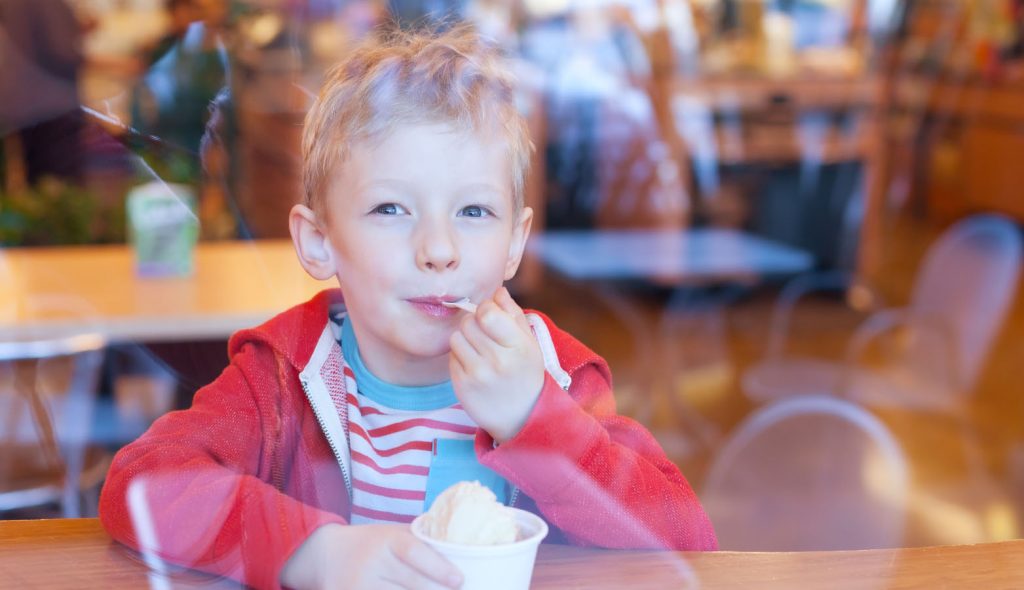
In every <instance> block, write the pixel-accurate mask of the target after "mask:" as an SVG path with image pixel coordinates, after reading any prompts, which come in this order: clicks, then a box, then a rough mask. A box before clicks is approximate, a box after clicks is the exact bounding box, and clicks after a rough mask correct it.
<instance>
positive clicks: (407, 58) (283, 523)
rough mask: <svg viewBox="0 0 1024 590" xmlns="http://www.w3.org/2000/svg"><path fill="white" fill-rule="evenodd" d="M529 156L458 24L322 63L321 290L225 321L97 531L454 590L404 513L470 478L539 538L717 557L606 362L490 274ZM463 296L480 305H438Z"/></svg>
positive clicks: (251, 565) (315, 118)
mask: <svg viewBox="0 0 1024 590" xmlns="http://www.w3.org/2000/svg"><path fill="white" fill-rule="evenodd" d="M529 150H530V144H529V140H528V138H527V135H526V130H525V123H524V122H523V120H522V118H521V117H520V116H519V115H518V114H517V112H516V110H515V104H514V88H513V86H512V82H511V79H510V77H509V75H508V73H507V72H506V71H505V70H504V69H503V67H502V65H501V63H500V61H499V59H498V57H497V56H496V55H495V54H494V53H493V52H491V51H490V50H488V49H487V48H486V47H484V46H483V44H482V43H481V42H480V41H479V39H477V38H476V37H475V35H474V34H472V33H471V32H469V31H468V30H467V29H456V30H454V31H451V32H448V33H445V34H443V35H440V36H437V37H432V36H429V35H410V36H405V37H396V38H394V39H390V40H388V41H385V42H381V43H377V44H371V45H367V46H365V47H362V48H360V49H358V50H357V51H355V52H354V53H353V54H352V55H351V57H350V58H349V59H348V60H346V62H345V63H343V64H342V65H341V66H340V67H339V68H337V69H335V70H334V71H333V72H331V73H330V74H329V76H328V78H327V80H326V82H325V84H324V88H323V89H322V91H321V94H320V97H319V99H318V100H317V102H316V104H315V105H314V106H313V108H312V109H311V111H310V113H309V115H308V116H307V120H306V127H305V130H304V137H303V156H304V163H303V166H304V178H303V181H304V185H305V191H306V193H305V199H306V200H305V204H304V205H297V206H295V208H294V209H293V210H292V212H291V216H290V229H291V234H292V238H293V241H294V243H295V249H296V252H297V253H298V257H299V262H300V263H301V264H302V266H303V267H304V268H305V269H306V271H307V272H309V273H310V274H311V275H312V276H314V277H316V278H318V279H324V280H326V279H330V278H332V277H334V278H335V279H336V280H337V281H338V284H339V285H340V291H339V290H334V291H325V292H323V293H321V294H320V295H318V296H317V297H315V298H314V299H313V300H311V301H309V302H307V303H305V304H302V305H299V306H298V307H296V308H293V309H291V310H289V311H286V312H284V313H283V314H281V315H279V316H277V317H276V318H274V319H272V320H270V321H269V322H267V323H266V324H264V325H262V326H260V327H258V328H255V329H252V330H246V331H242V332H239V333H238V334H236V335H234V337H232V339H231V342H230V345H229V349H230V354H231V365H230V366H229V367H228V368H227V369H225V371H224V373H223V374H222V375H221V376H220V377H218V378H217V380H215V381H214V382H213V383H212V384H210V385H208V386H207V387H205V388H203V389H202V390H200V391H199V392H198V393H197V394H196V398H195V401H194V403H193V406H192V408H191V409H189V410H187V411H184V412H175V413H171V414H169V415H167V416H165V417H163V418H161V419H160V420H158V421H157V422H156V423H155V424H154V425H153V427H152V428H151V429H150V430H149V431H148V432H147V433H146V434H145V435H143V436H142V438H140V439H139V440H138V441H136V442H135V443H133V444H131V445H129V446H128V447H126V448H125V449H123V450H122V451H121V452H120V453H119V454H118V456H117V458H116V459H115V461H114V464H113V465H112V467H111V471H110V475H109V477H108V480H107V484H106V486H105V488H104V490H103V495H102V498H101V504H100V515H101V518H102V520H103V523H104V525H105V526H106V528H107V530H108V531H109V532H110V534H111V535H112V536H113V537H114V538H116V539H118V540H120V541H122V542H125V543H128V544H130V545H133V546H139V545H140V539H142V540H145V539H146V538H147V535H146V534H144V532H143V531H145V530H149V528H150V526H152V530H153V531H154V532H155V534H153V535H152V537H154V541H153V542H152V543H150V545H151V547H150V548H152V549H153V550H154V551H156V552H158V553H159V554H160V555H162V556H165V557H167V558H169V559H171V560H173V561H176V562H178V563H183V564H186V565H188V566H191V567H195V568H199V569H205V570H208V571H213V572H217V573H221V574H224V575H229V576H232V577H235V578H238V579H240V580H242V581H244V582H246V583H248V584H251V585H253V586H257V587H276V586H278V585H285V586H291V587H297V588H307V587H312V588H322V587H337V586H345V587H366V588H378V587H390V586H399V587H457V586H458V584H459V583H460V575H459V572H458V570H457V569H455V568H454V567H453V566H452V565H451V564H450V563H448V562H447V561H446V560H445V559H444V558H443V557H441V556H440V555H439V554H437V553H435V552H434V551H433V550H431V549H429V548H428V547H426V546H425V545H423V544H421V543H419V542H418V541H416V540H415V539H414V537H412V535H411V534H410V533H409V531H408V525H407V523H408V522H409V521H411V520H412V518H413V517H415V516H416V515H417V514H420V513H422V512H423V511H425V510H426V508H427V507H428V506H429V504H430V503H431V502H432V501H433V498H434V497H436V495H437V494H438V493H439V492H440V491H442V490H444V489H445V488H446V487H448V485H450V484H452V483H455V482H456V481H460V480H474V479H476V480H480V481H482V482H483V483H484V484H485V485H487V486H488V487H490V488H491V489H492V490H494V491H495V493H496V494H497V495H498V497H499V498H501V499H503V501H504V502H506V503H508V504H514V505H515V506H517V507H520V508H524V509H527V510H531V511H533V512H536V513H538V514H540V515H541V516H542V517H543V518H544V519H545V520H546V521H547V522H548V523H549V525H551V529H552V532H551V534H550V535H549V539H550V540H553V541H562V542H571V543H574V544H579V545H591V546H604V547H620V548H639V547H664V548H674V549H697V550H702V549H714V548H715V545H716V542H715V537H714V533H713V531H712V529H711V525H710V523H709V522H708V519H707V516H706V515H705V514H704V512H703V510H702V509H701V507H700V505H699V502H698V501H697V498H696V496H695V495H694V493H693V491H692V490H691V489H690V487H689V485H688V484H687V483H686V480H685V479H684V478H683V476H682V474H680V472H679V470H678V469H677V468H676V467H675V466H674V465H673V464H672V463H671V462H669V461H668V460H667V458H666V457H665V455H664V453H663V451H662V450H661V449H660V448H659V447H658V445H657V443H656V442H655V441H654V440H653V438H652V437H651V436H650V434H649V433H648V432H646V431H645V430H644V429H643V428H641V427H640V426H639V425H637V424H636V423H635V422H633V421H631V420H628V419H626V418H623V417H620V416H617V415H616V414H615V411H614V400H613V398H612V392H611V384H610V375H609V370H608V366H607V365H606V364H605V362H604V361H603V360H602V359H601V358H600V357H598V356H597V355H596V354H594V353H593V352H591V351H590V350H588V349H587V348H586V347H584V346H583V345H582V344H580V343H579V342H577V341H576V340H574V339H573V338H572V337H571V336H569V335H568V334H566V333H564V332H562V331H561V330H559V329H558V328H557V327H555V326H554V325H553V324H552V323H551V322H550V320H548V319H547V318H545V317H544V316H542V315H540V314H537V313H531V314H524V312H523V311H522V310H521V309H520V308H519V307H518V306H517V305H516V303H515V302H514V301H513V300H512V298H511V297H509V295H508V292H507V291H506V290H505V289H504V288H503V287H502V286H501V285H502V283H503V282H504V281H505V280H508V279H510V278H511V277H512V276H513V275H514V274H515V272H516V269H517V267H518V265H519V261H520V258H521V256H522V253H523V248H524V246H525V243H526V238H527V235H528V234H529V231H530V221H531V217H532V211H531V210H530V209H529V208H527V207H524V205H523V179H524V176H525V174H526V167H527V162H528V160H529V158H528V154H529ZM463 298H468V299H469V300H470V301H472V302H473V303H475V304H477V305H478V308H477V309H476V311H475V312H472V313H471V312H466V311H462V310H460V309H457V308H454V307H449V306H448V305H446V303H451V302H454V301H457V300H460V299H463ZM138 482H141V483H138ZM133 486H134V487H135V488H136V489H135V490H133V489H132V488H133ZM138 490H141V492H140V491H138ZM133 498H135V499H137V498H141V500H133ZM133 506H134V507H135V509H132V507H133ZM140 506H141V508H140ZM148 507H151V508H148ZM133 513H134V514H135V515H136V516H135V518H134V522H133V516H132V514H133ZM139 514H142V517H139V516H138V515H139ZM150 521H151V525H150ZM140 523H141V524H140ZM396 523H399V524H396ZM133 525H134V529H133ZM351 525H360V526H351ZM136 531H138V532H136ZM143 545H145V544H143Z"/></svg>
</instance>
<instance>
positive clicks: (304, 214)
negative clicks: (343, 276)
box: [288, 205, 338, 281]
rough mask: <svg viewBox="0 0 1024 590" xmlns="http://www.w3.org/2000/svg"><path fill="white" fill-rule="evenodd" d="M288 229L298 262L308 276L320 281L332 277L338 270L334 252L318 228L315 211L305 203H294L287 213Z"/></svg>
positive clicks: (318, 223) (325, 235)
mask: <svg viewBox="0 0 1024 590" xmlns="http://www.w3.org/2000/svg"><path fill="white" fill-rule="evenodd" d="M288 229H289V231H290V232H291V234H292V244H294V245H295V253H296V254H298V255H299V264H301V265H302V268H304V269H306V272H307V273H309V276H311V277H313V278H314V279H319V280H321V281H323V280H327V279H329V278H331V277H333V276H334V275H335V273H336V272H337V270H338V269H337V265H336V264H335V263H334V253H333V252H332V251H331V243H330V240H329V239H328V237H327V234H325V233H324V231H323V230H322V229H321V228H320V222H319V220H318V219H317V216H316V213H313V210H312V209H310V208H309V207H307V206H305V205H295V206H294V207H292V210H291V213H289V214H288Z"/></svg>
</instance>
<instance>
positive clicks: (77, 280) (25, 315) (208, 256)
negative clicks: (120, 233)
mask: <svg viewBox="0 0 1024 590" xmlns="http://www.w3.org/2000/svg"><path fill="white" fill-rule="evenodd" d="M331 286H333V284H332V283H329V282H320V281H316V280H314V279H312V278H310V277H309V276H308V275H307V274H306V273H305V271H304V270H302V267H301V266H299V262H298V260H297V259H296V255H295V252H294V250H293V249H292V244H291V241H289V240H268V241H259V240H258V241H251V242H242V241H232V242H208V243H200V244H199V245H198V247H197V249H196V254H195V272H194V273H193V275H192V276H189V277H181V278H142V277H139V276H138V275H136V273H135V269H134V261H133V255H132V251H131V248H130V247H128V246H124V245H114V246H73V247H60V248H12V249H7V250H0V340H4V339H9V338H15V337H18V336H19V335H24V334H33V335H46V334H59V333H64V332H67V331H81V330H95V331H99V332H102V333H103V334H105V335H106V336H107V338H108V339H110V340H111V341H115V342H116V341H147V342H168V341H182V340H204V339H214V338H218V339H223V338H227V337H228V336H229V335H231V333H233V332H234V331H236V330H238V329H240V328H246V327H251V326H255V325H257V324H259V323H261V322H263V321H264V320H267V319H269V318H270V317H272V316H273V315H274V314H276V313H279V312H281V311H284V310H285V309H287V308H289V307H291V306H293V305H295V304H297V303H301V302H303V301H305V300H306V299H308V298H310V297H312V296H313V295H314V294H315V293H316V292H318V291H320V290H321V289H325V288H328V287H331Z"/></svg>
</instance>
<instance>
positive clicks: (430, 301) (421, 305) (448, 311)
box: [406, 296, 462, 319]
mask: <svg viewBox="0 0 1024 590" xmlns="http://www.w3.org/2000/svg"><path fill="white" fill-rule="evenodd" d="M460 299H462V297H453V296H445V297H413V298H411V299H407V300H406V301H408V302H409V303H410V304H411V305H412V306H413V307H414V308H416V309H417V310H419V311H421V312H423V313H425V314H427V315H429V316H431V317H435V318H445V319H446V318H450V317H453V316H455V315H456V314H458V313H459V311H460V310H459V309H458V308H455V307H448V306H446V305H444V304H443V303H442V302H444V301H447V302H452V301H459V300H460Z"/></svg>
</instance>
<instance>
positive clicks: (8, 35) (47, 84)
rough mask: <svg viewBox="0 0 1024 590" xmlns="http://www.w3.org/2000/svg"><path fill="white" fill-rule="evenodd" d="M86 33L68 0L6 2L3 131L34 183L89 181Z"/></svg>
mask: <svg viewBox="0 0 1024 590" xmlns="http://www.w3.org/2000/svg"><path fill="white" fill-rule="evenodd" d="M82 33H83V30H82V25H81V23H79V21H78V19H77V18H76V16H75V14H74V12H73V11H72V10H71V8H70V7H69V6H68V5H67V4H66V3H65V2H64V0H3V1H2V2H0V136H3V137H4V138H5V140H4V146H5V157H6V158H8V159H17V160H20V161H21V162H22V163H23V165H24V170H23V171H22V172H23V174H24V176H25V180H26V181H27V183H28V184H29V185H35V184H37V183H38V182H39V181H40V180H41V179H42V178H43V177H45V176H53V177H56V178H59V179H62V180H65V181H68V182H72V183H76V184H79V183H81V181H82V175H83V162H84V154H83V149H82V134H83V130H84V128H85V121H84V118H83V114H82V112H81V110H80V108H79V107H80V106H81V103H80V98H79V89H78V78H79V72H80V70H81V68H82V65H83V63H84V61H85V58H84V55H83V53H82ZM19 152H20V153H19ZM10 180H11V179H8V181H9V182H10Z"/></svg>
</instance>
